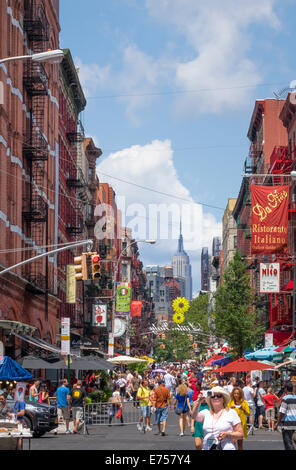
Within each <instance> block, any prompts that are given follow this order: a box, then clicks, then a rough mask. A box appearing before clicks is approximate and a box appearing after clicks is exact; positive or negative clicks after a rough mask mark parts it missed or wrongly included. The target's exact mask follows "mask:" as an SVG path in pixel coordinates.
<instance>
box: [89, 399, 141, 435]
mask: <svg viewBox="0 0 296 470" xmlns="http://www.w3.org/2000/svg"><path fill="white" fill-rule="evenodd" d="M119 410H120V408H119V406H116V405H115V404H114V403H104V402H99V403H87V404H86V405H85V406H84V408H83V434H89V433H88V426H120V425H122V424H137V423H138V422H139V420H140V416H141V412H140V408H137V406H134V404H133V402H132V401H126V402H123V403H122V408H121V417H120V416H118V411H119Z"/></svg>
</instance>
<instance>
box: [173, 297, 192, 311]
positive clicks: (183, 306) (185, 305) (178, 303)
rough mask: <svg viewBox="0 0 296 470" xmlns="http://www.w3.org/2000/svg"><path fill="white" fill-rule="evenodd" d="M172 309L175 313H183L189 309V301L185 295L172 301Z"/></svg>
mask: <svg viewBox="0 0 296 470" xmlns="http://www.w3.org/2000/svg"><path fill="white" fill-rule="evenodd" d="M172 306H173V310H174V311H175V312H176V313H182V314H184V313H185V312H187V310H189V307H190V305H189V302H188V300H187V299H185V297H177V298H176V299H175V300H174V301H173V304H172Z"/></svg>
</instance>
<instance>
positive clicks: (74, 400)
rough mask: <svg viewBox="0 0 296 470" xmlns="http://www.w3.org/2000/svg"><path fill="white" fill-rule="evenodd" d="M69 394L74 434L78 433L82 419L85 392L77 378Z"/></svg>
mask: <svg viewBox="0 0 296 470" xmlns="http://www.w3.org/2000/svg"><path fill="white" fill-rule="evenodd" d="M70 396H71V407H72V418H73V421H74V429H73V433H74V434H79V431H78V429H79V425H80V422H81V421H82V420H83V407H84V406H85V399H86V392H85V390H84V389H83V388H82V382H81V380H77V382H76V384H74V387H73V389H72V390H71V392H70Z"/></svg>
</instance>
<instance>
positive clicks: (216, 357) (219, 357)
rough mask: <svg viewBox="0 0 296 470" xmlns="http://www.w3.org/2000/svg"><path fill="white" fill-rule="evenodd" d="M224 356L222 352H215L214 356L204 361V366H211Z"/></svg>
mask: <svg viewBox="0 0 296 470" xmlns="http://www.w3.org/2000/svg"><path fill="white" fill-rule="evenodd" d="M222 357H225V356H222V355H221V354H215V355H214V356H212V357H210V358H209V359H208V360H207V361H206V362H205V363H204V366H210V365H211V364H212V362H213V361H217V360H218V359H222Z"/></svg>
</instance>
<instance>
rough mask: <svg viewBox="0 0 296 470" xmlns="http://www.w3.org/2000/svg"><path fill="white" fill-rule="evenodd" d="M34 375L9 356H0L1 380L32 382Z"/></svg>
mask: <svg viewBox="0 0 296 470" xmlns="http://www.w3.org/2000/svg"><path fill="white" fill-rule="evenodd" d="M32 377H33V376H32V374H31V373H30V372H28V371H27V370H26V369H24V368H23V367H22V366H20V365H19V364H18V363H17V362H16V361H14V360H13V359H11V358H10V357H8V356H0V380H30V379H32Z"/></svg>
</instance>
